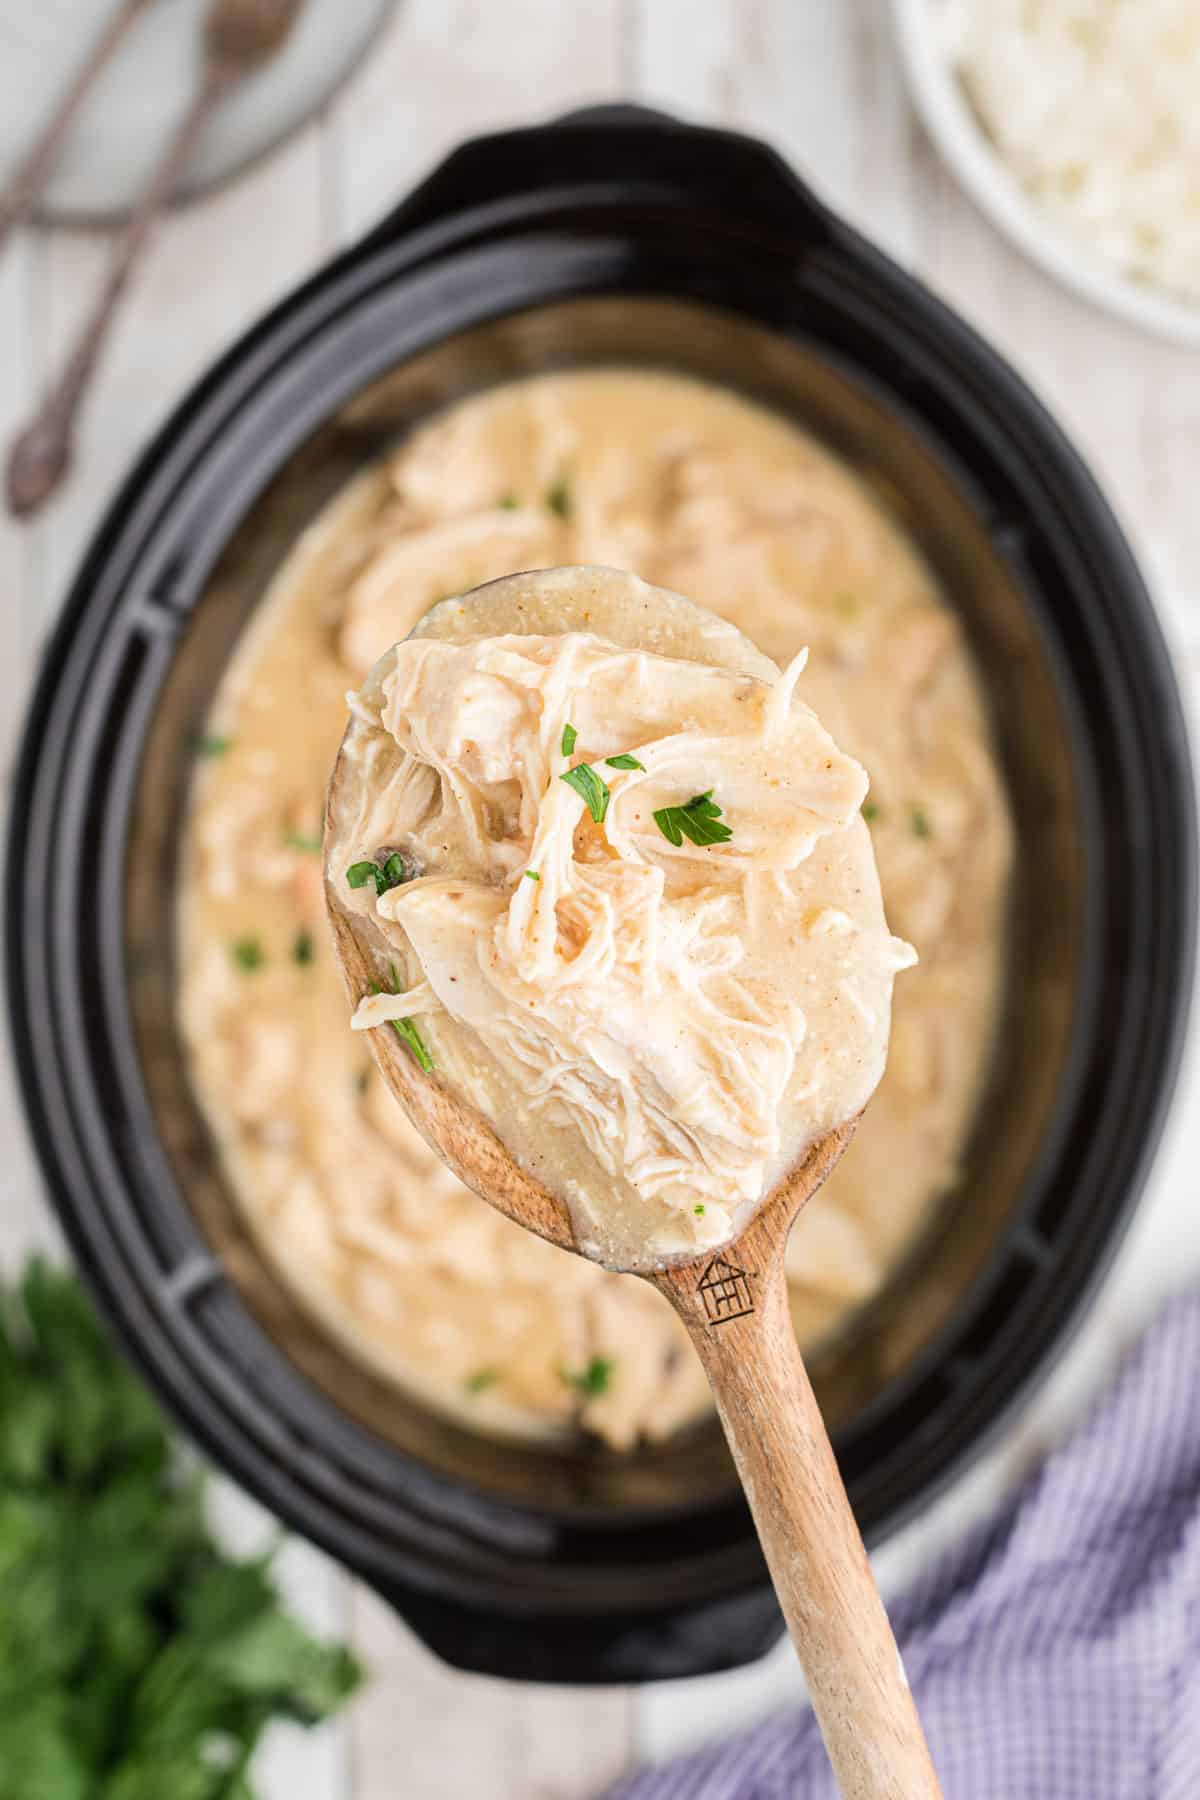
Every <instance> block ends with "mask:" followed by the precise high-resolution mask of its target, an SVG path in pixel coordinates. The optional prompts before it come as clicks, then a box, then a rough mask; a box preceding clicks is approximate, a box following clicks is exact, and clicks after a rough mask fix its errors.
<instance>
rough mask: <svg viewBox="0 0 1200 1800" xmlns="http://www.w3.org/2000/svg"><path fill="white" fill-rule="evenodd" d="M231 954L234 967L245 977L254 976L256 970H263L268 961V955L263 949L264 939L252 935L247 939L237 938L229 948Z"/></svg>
mask: <svg viewBox="0 0 1200 1800" xmlns="http://www.w3.org/2000/svg"><path fill="white" fill-rule="evenodd" d="M229 954H230V956H232V958H233V961H234V965H235V966H236V967H237V968H239V969H241V971H242V973H243V974H245V975H252V974H253V973H254V971H255V970H256V969H261V968H262V966H263V964H264V963H265V962H266V960H267V953H266V951H265V950H264V949H263V947H262V939H261V938H259V937H254V936H253V935H250V934H248V935H247V936H246V937H240V938H235V939H234V941H233V943H232V944H230V946H229Z"/></svg>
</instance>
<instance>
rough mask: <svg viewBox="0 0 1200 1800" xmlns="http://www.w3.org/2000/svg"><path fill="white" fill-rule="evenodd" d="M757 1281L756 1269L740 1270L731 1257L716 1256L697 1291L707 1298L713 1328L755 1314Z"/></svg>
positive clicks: (707, 1313)
mask: <svg viewBox="0 0 1200 1800" xmlns="http://www.w3.org/2000/svg"><path fill="white" fill-rule="evenodd" d="M753 1278H754V1276H753V1270H746V1269H739V1268H738V1266H737V1264H736V1263H731V1262H730V1261H729V1258H728V1257H727V1256H714V1257H713V1259H712V1261H711V1262H710V1263H709V1265H708V1267H707V1269H705V1271H704V1274H703V1275H702V1276H701V1277H700V1282H699V1285H698V1286H697V1289H696V1292H697V1293H698V1294H701V1295H702V1296H703V1298H704V1311H705V1313H706V1315H707V1317H708V1322H709V1324H710V1325H727V1324H728V1323H729V1321H730V1319H744V1318H745V1317H746V1316H747V1314H748V1313H752V1312H753V1311H754V1296H753V1295H752V1294H751V1292H750V1283H751V1281H752V1280H753Z"/></svg>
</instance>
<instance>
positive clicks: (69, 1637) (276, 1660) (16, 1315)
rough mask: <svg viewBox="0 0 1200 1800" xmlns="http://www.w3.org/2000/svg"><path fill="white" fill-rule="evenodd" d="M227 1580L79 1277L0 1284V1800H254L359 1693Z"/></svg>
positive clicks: (254, 1584) (256, 1565)
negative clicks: (262, 1757)
mask: <svg viewBox="0 0 1200 1800" xmlns="http://www.w3.org/2000/svg"><path fill="white" fill-rule="evenodd" d="M268 1563H269V1559H267V1558H263V1559H260V1560H257V1561H253V1562H235V1561H233V1560H232V1559H231V1558H229V1557H228V1556H226V1555H225V1554H224V1552H223V1551H222V1550H221V1549H220V1548H219V1547H218V1545H217V1544H216V1543H214V1541H213V1539H212V1537H211V1535H210V1533H209V1530H208V1528H207V1525H206V1523H205V1519H204V1510H203V1504H202V1483H201V1479H200V1477H198V1476H196V1475H193V1474H188V1473H185V1472H183V1471H182V1470H181V1468H180V1464H179V1459H178V1457H177V1455H176V1454H175V1452H174V1450H173V1446H172V1443H171V1439H170V1437H169V1435H168V1432H167V1428H166V1426H165V1423H164V1421H163V1418H162V1415H161V1414H160V1412H159V1409H158V1407H157V1406H156V1405H155V1403H154V1401H153V1400H152V1399H151V1398H150V1396H149V1394H148V1393H147V1392H146V1390H145V1388H144V1387H143V1386H142V1385H141V1383H140V1382H139V1381H138V1380H137V1378H136V1376H134V1375H133V1373H132V1372H131V1371H130V1370H129V1369H128V1368H127V1367H126V1365H125V1364H124V1362H123V1361H122V1360H121V1359H120V1357H119V1356H118V1355H117V1353H116V1351H115V1350H114V1348H113V1346H112V1344H111V1342H110V1340H109V1338H108V1336H107V1335H106V1333H105V1331H104V1330H103V1328H102V1327H101V1325H100V1323H99V1321H98V1319H97V1317H96V1315H95V1313H94V1312H93V1311H92V1308H91V1306H90V1304H89V1303H88V1301H87V1299H86V1298H85V1296H84V1294H83V1292H82V1290H81V1289H80V1287H79V1284H78V1282H77V1281H76V1280H75V1279H74V1277H73V1276H70V1275H68V1274H65V1273H61V1272H58V1271H55V1270H52V1269H51V1268H49V1267H48V1266H47V1265H46V1264H45V1263H44V1262H42V1261H40V1260H35V1261H34V1262H32V1263H31V1264H30V1265H29V1267H28V1269H27V1270H26V1272H25V1275H24V1277H23V1279H22V1280H21V1281H20V1283H19V1284H18V1285H17V1286H16V1287H6V1286H3V1285H0V1800H253V1793H254V1790H253V1788H252V1787H251V1785H250V1778H249V1765H250V1759H251V1757H252V1755H253V1752H254V1748H255V1745H256V1744H257V1742H258V1740H259V1738H260V1736H261V1734H262V1731H263V1729H264V1727H265V1726H266V1725H267V1723H268V1722H269V1721H270V1720H271V1719H273V1718H291V1719H298V1720H300V1721H301V1722H303V1723H305V1724H312V1723H315V1722H316V1721H317V1720H319V1719H323V1718H325V1717H327V1716H328V1714H330V1713H331V1712H333V1711H334V1710H335V1709H336V1708H337V1707H338V1706H339V1705H340V1704H341V1702H342V1701H343V1700H344V1699H345V1698H346V1696H347V1695H348V1694H349V1693H351V1692H352V1690H353V1689H354V1687H355V1686H356V1685H357V1683H358V1681H359V1679H360V1673H359V1669H358V1667H357V1665H356V1663H355V1662H354V1659H353V1658H352V1657H351V1655H350V1654H349V1652H348V1651H346V1650H344V1649H342V1648H340V1647H338V1646H334V1645H324V1644H319V1643H316V1642H315V1641H314V1640H313V1639H312V1638H310V1637H309V1636H308V1634H307V1633H306V1632H305V1631H304V1630H303V1629H302V1627H301V1626H300V1625H298V1624H297V1623H296V1622H295V1620H293V1619H291V1618H290V1617H289V1616H288V1615H287V1614H286V1613H284V1612H282V1611H281V1610H280V1607H279V1602H278V1598H277V1595H276V1593H275V1589H274V1585H273V1583H272V1581H271V1577H270V1572H269V1566H268Z"/></svg>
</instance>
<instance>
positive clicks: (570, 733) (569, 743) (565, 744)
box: [562, 725, 579, 756]
mask: <svg viewBox="0 0 1200 1800" xmlns="http://www.w3.org/2000/svg"><path fill="white" fill-rule="evenodd" d="M578 736H579V733H578V732H577V731H576V729H575V727H574V726H573V725H564V726H563V734H562V753H563V755H564V756H570V754H571V752H572V750H573V749H574V748H575V741H576V739H577V738H578Z"/></svg>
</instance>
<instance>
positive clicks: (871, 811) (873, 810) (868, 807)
mask: <svg viewBox="0 0 1200 1800" xmlns="http://www.w3.org/2000/svg"><path fill="white" fill-rule="evenodd" d="M862 816H863V818H864V819H865V820H866V821H867V824H868V825H870V824H871V823H872V822H873V821H874V820H875V819H877V818H878V817H879V808H878V806H876V804H875V802H874V800H864V801H863V803H862Z"/></svg>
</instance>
